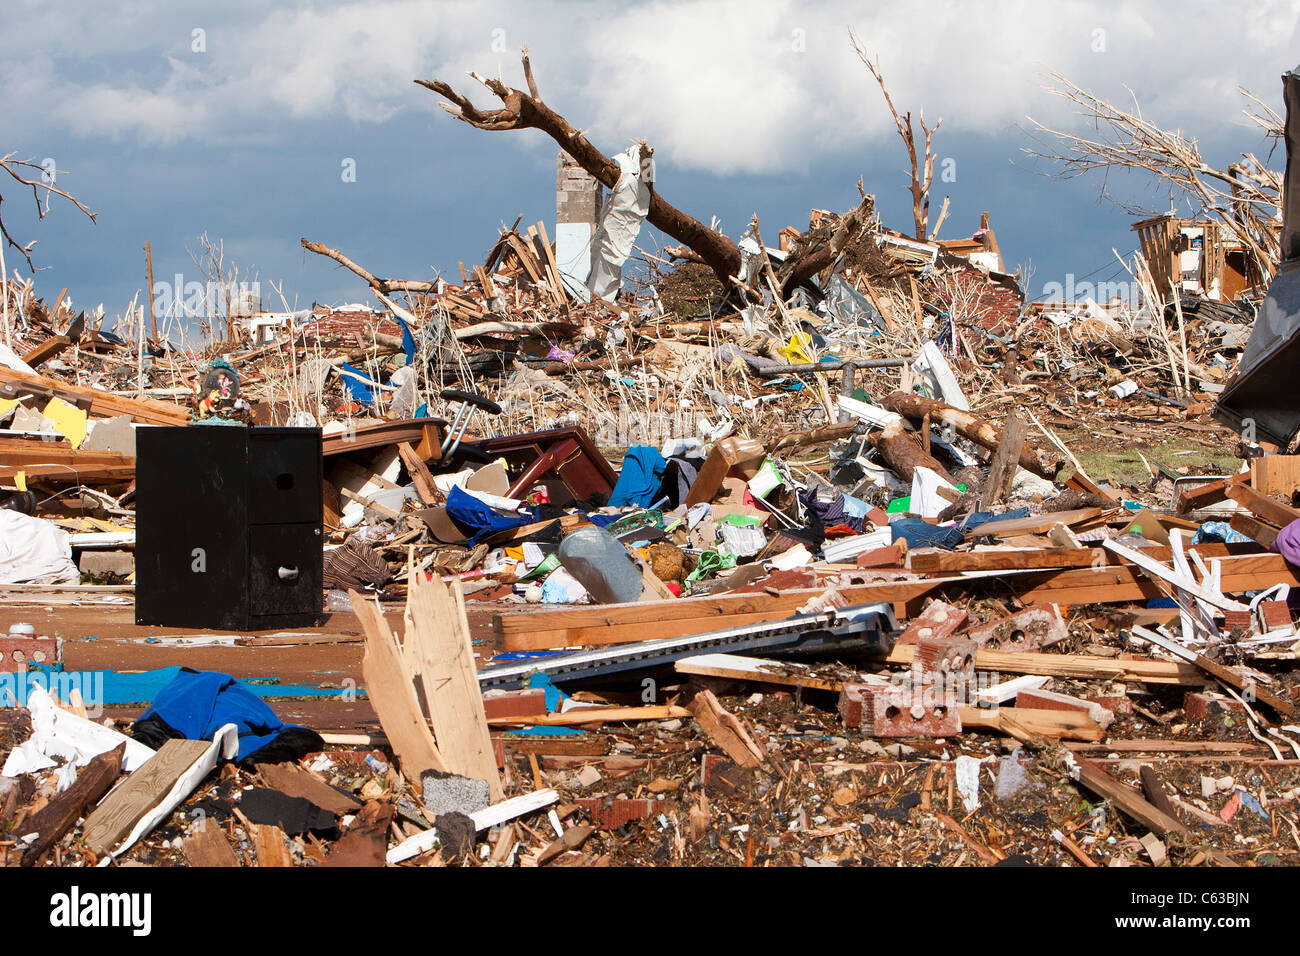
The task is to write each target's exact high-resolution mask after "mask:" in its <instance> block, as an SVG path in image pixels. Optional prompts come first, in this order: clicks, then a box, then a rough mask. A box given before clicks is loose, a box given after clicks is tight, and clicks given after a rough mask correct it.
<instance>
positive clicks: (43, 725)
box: [0, 684, 154, 777]
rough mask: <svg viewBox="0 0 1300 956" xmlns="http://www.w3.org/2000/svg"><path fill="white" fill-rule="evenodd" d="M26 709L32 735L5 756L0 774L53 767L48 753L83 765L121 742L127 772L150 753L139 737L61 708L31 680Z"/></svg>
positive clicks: (79, 765) (16, 774) (21, 772)
mask: <svg viewBox="0 0 1300 956" xmlns="http://www.w3.org/2000/svg"><path fill="white" fill-rule="evenodd" d="M27 711H28V713H30V714H31V717H32V735H31V737H30V738H29V739H28V740H27V741H26V742H24V743H23V745H22V746H21V747H16V748H14V750H12V751H11V752H10V754H9V757H8V759H7V760H5V765H4V770H3V771H0V774H3V775H4V776H6V777H17V776H18V775H20V774H24V773H30V772H31V771H33V770H44V769H46V768H49V767H53V766H54V765H55V763H54V761H53V760H50V759H49V758H50V757H60V758H62V759H64V760H66V761H67V762H68V763H70V764H75V765H76V766H78V767H83V766H85V765H86V764H87V763H89V762H90V760H91V758H92V757H96V756H98V755H99V754H102V753H107V752H108V751H110V750H112V749H113V748H114V747H116V746H117V745H118V744H122V743H125V744H126V755H125V756H124V757H123V759H122V769H123V770H125V771H126V772H127V773H131V772H133V771H134V770H136V769H137V768H138V767H140V766H142V765H143V764H144V762H145V761H146V760H148V759H149V758H150V757H152V756H153V753H154V752H153V750H151V749H150V748H149V747H146V746H145V745H144V744H142V743H140V742H139V741H138V740H132V739H131V738H130V737H127V736H126V735H125V734H121V733H119V732H118V731H116V730H114V729H113V728H111V727H105V726H104V725H103V724H97V723H95V722H94V721H93V720H87V719H86V718H85V717H78V716H77V715H76V714H74V713H72V712H71V711H67V710H63V709H62V708H61V707H59V706H58V705H57V704H55V703H54V700H53V699H52V698H51V697H50V695H49V694H48V693H47V692H46V691H45V688H43V687H41V686H40V685H39V684H33V685H32V687H31V688H30V690H28V692H27Z"/></svg>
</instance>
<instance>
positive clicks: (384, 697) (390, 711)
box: [348, 591, 448, 780]
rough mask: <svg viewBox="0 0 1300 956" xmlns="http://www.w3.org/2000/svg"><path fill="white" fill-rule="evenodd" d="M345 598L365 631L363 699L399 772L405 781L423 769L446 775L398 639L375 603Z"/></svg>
mask: <svg viewBox="0 0 1300 956" xmlns="http://www.w3.org/2000/svg"><path fill="white" fill-rule="evenodd" d="M348 596H349V597H350V598H351V599H352V609H353V610H354V611H355V612H356V615H357V619H358V620H359V621H360V622H361V626H362V628H363V629H364V630H365V632H366V652H365V656H364V657H363V658H362V661H361V672H362V674H363V676H364V677H365V681H366V697H367V698H368V699H369V701H370V705H371V706H372V707H373V708H374V709H375V714H376V715H378V717H379V724H380V726H382V727H383V728H384V735H385V736H386V737H387V738H388V741H389V745H390V746H391V747H392V748H393V753H395V754H396V755H397V759H398V760H399V761H400V762H401V765H402V772H403V773H405V774H406V777H407V779H408V780H419V779H420V774H422V773H424V771H426V770H437V771H439V772H442V773H446V772H447V769H448V768H447V765H446V763H445V762H444V760H443V757H442V754H441V752H439V750H438V745H437V744H436V743H435V741H434V738H433V734H432V733H430V732H429V724H428V722H427V721H426V720H425V719H424V714H423V713H422V712H421V711H420V701H419V698H418V697H416V694H415V687H414V685H413V684H412V683H411V675H410V674H409V673H408V672H407V670H406V667H405V665H404V664H403V661H402V653H401V651H400V650H399V649H398V646H397V638H395V637H394V636H393V632H392V631H390V630H389V629H388V622H387V621H385V620H384V616H383V615H382V614H381V613H379V609H378V608H376V607H375V606H374V604H372V603H371V602H370V601H368V600H366V599H365V598H363V597H362V596H361V595H360V594H358V593H357V592H356V591H349V592H348Z"/></svg>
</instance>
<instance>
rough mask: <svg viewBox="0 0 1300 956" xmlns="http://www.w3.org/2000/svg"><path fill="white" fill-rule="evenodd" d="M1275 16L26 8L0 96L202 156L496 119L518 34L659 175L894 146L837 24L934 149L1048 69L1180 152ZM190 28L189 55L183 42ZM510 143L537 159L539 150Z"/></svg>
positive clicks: (13, 29) (555, 101)
mask: <svg viewBox="0 0 1300 956" xmlns="http://www.w3.org/2000/svg"><path fill="white" fill-rule="evenodd" d="M1298 22H1300V0H1255V2H1253V3H1244V4H1239V5H1234V6H1232V7H1224V6H1222V5H1221V4H1218V3H1213V2H1210V0H1188V2H1185V3H1182V4H1180V5H1179V6H1178V7H1177V8H1176V9H1173V8H1168V7H1156V6H1153V5H1150V4H1145V3H1143V4H1139V3H1112V2H1103V0H1072V2H1065V3H1050V4H1047V3H1040V2H1036V0H985V2H982V3H980V4H978V5H974V4H970V3H966V2H962V0H921V2H914V3H911V4H908V5H907V6H906V7H905V8H900V7H899V6H898V5H894V4H890V5H885V4H880V5H875V6H874V7H873V8H872V9H864V6H863V5H862V4H860V3H853V2H832V3H827V4H819V5H816V6H810V5H804V4H796V3H793V2H780V0H774V2H767V3H741V2H685V0H682V2H669V0H660V2H656V3H652V4H650V5H638V6H630V7H616V8H607V7H603V6H594V5H593V6H588V5H574V4H542V3H527V4H510V5H496V6H490V7H483V6H479V5H474V4H462V3H456V4H441V3H437V4H430V3H424V2H415V0H388V2H383V3H374V4H371V3H341V2H340V3H333V4H317V5H314V6H313V7H312V8H310V9H307V8H295V9H290V10H273V11H271V12H265V11H264V10H263V8H262V6H261V5H260V4H258V3H255V2H253V0H231V2H228V3H225V4H223V5H221V6H214V7H212V8H210V9H209V10H207V11H205V12H204V13H202V14H197V15H196V14H195V13H193V12H191V11H187V10H183V9H182V10H177V9H176V8H175V6H174V5H172V4H169V3H166V2H164V0H142V2H140V3H136V4H133V5H132V6H131V7H129V8H127V12H126V13H125V14H123V13H121V12H120V11H119V10H118V9H115V8H114V7H113V6H112V5H94V6H86V7H84V8H81V9H78V10H76V11H70V10H69V9H68V8H67V7H65V6H56V5H46V4H31V5H29V6H28V7H27V8H26V9H25V10H23V11H21V12H19V13H11V14H10V15H9V20H8V23H7V28H6V30H5V32H4V36H2V37H0V64H3V65H0V89H3V90H4V92H5V100H6V103H7V104H10V105H11V106H12V112H11V114H10V116H9V117H8V118H7V125H9V127H10V129H11V131H16V132H17V133H20V134H21V135H23V136H24V137H25V138H28V140H29V142H31V141H32V140H31V138H32V137H35V136H36V135H38V134H39V133H40V132H42V131H43V130H45V129H47V128H48V125H49V122H50V120H51V119H53V120H54V121H55V122H57V123H58V124H60V125H61V126H63V127H65V128H66V129H68V130H70V131H72V132H73V133H75V134H78V135H85V136H110V137H134V138H136V139H138V140H139V141H141V142H144V143H148V144H169V143H175V142H178V141H181V140H194V141H197V142H200V143H204V144H219V143H222V142H227V141H228V140H229V137H230V136H231V135H232V134H234V133H237V132H249V131H253V132H255V133H258V132H260V133H262V134H264V135H274V134H275V132H276V131H278V130H279V129H280V128H281V127H283V126H285V124H286V123H289V122H292V121H294V120H317V121H319V120H325V121H328V120H329V119H331V118H334V117H337V118H339V119H346V120H349V121H353V122H365V123H376V124H379V123H383V122H385V121H387V120H390V119H391V118H393V117H394V116H395V115H397V114H398V113H400V112H402V111H409V110H419V109H430V108H432V107H433V106H434V104H435V103H436V98H435V97H434V96H433V94H431V93H428V92H426V91H423V90H420V89H418V88H416V87H415V86H413V84H412V82H411V81H412V79H414V78H415V77H417V76H420V77H427V76H434V75H436V76H439V77H441V78H443V79H446V80H448V81H449V82H452V83H453V85H456V86H457V87H458V88H459V89H462V90H463V91H464V92H467V93H469V94H470V95H471V96H472V97H473V98H474V99H475V101H476V102H480V103H483V104H486V105H496V104H495V102H493V100H494V98H493V97H492V96H491V95H490V94H488V93H487V92H486V91H485V90H483V89H482V88H481V87H479V86H478V85H477V84H475V83H473V81H471V80H469V79H468V78H467V77H465V75H464V74H465V72H466V71H467V70H469V69H477V70H479V71H480V72H483V73H488V74H493V73H496V72H497V71H498V70H500V71H501V74H502V75H503V76H504V78H505V79H506V81H507V82H508V83H511V84H512V85H522V77H521V76H520V71H519V65H518V58H517V51H518V48H519V46H520V45H521V44H522V43H523V42H528V43H529V45H530V48H531V50H532V53H533V62H534V66H535V68H536V71H537V74H538V79H539V82H540V83H541V86H542V92H543V95H544V96H545V97H546V98H547V100H548V102H549V103H551V105H553V106H554V107H556V108H557V109H559V110H560V111H561V112H563V113H565V115H566V116H567V117H568V118H569V119H570V120H571V121H572V122H573V123H574V124H575V125H576V126H582V127H585V128H587V129H588V130H589V131H590V133H591V135H592V137H593V139H595V140H596V141H597V142H599V143H601V144H602V145H603V146H604V147H605V148H606V149H607V150H608V151H610V152H613V151H615V150H617V149H619V148H621V147H622V145H623V144H624V143H625V142H626V141H627V140H629V139H632V138H634V137H641V136H644V137H646V138H648V139H649V140H650V141H651V142H652V143H653V144H654V145H655V146H656V147H657V148H658V150H659V156H660V158H661V160H662V161H666V162H668V163H670V164H673V165H675V166H678V167H681V168H688V169H689V168H697V169H707V170H711V171H714V172H720V173H726V172H765V173H781V172H785V171H791V172H794V171H802V170H805V169H806V168H807V167H808V166H809V165H810V164H811V163H813V162H817V161H821V160H824V159H826V158H828V157H831V156H834V155H837V154H838V155H847V154H851V153H853V152H855V151H861V150H864V149H867V148H870V147H871V146H874V145H879V144H880V143H882V142H884V141H886V140H887V139H888V138H890V137H892V136H894V135H895V134H894V133H893V124H892V121H891V119H890V118H889V115H888V113H887V112H886V110H885V107H884V103H883V101H882V99H881V96H880V92H879V90H878V89H877V88H876V86H875V84H874V82H873V81H872V79H871V77H870V75H869V74H868V73H867V71H866V69H865V68H864V67H863V65H862V64H861V63H860V62H859V61H858V60H857V58H856V56H855V55H854V54H853V52H852V50H851V49H850V47H849V44H848V38H847V32H846V27H847V26H850V25H851V26H853V28H854V29H855V31H856V33H857V35H858V37H859V38H860V40H861V42H862V43H863V45H864V46H865V47H866V48H867V49H868V50H869V51H871V52H873V53H875V54H876V55H878V56H879V59H880V63H881V66H882V68H883V70H884V72H885V76H886V79H887V81H888V82H889V85H890V89H891V92H892V94H893V97H894V100H895V103H896V104H897V105H898V106H899V108H900V109H903V110H908V109H910V110H913V111H914V112H919V111H920V109H921V108H922V107H923V108H924V110H925V113H926V117H927V119H930V120H931V121H933V119H934V118H937V117H939V116H942V117H943V120H944V125H943V130H942V131H941V132H940V134H939V135H940V138H941V139H940V142H942V137H943V136H945V135H947V136H959V135H961V134H963V133H972V132H975V133H980V132H984V133H1000V132H1002V131H1004V130H1005V129H1006V128H1007V127H1008V126H1009V125H1012V124H1017V123H1021V122H1022V121H1023V119H1024V116H1025V114H1026V113H1032V114H1033V115H1035V116H1036V117H1040V118H1042V119H1044V120H1052V121H1060V120H1061V119H1062V118H1063V117H1064V116H1065V115H1066V111H1065V104H1063V103H1061V102H1059V101H1055V100H1053V99H1052V98H1050V97H1047V96H1045V95H1044V94H1043V93H1042V92H1041V90H1040V88H1039V86H1040V83H1041V82H1042V74H1043V73H1045V72H1047V71H1059V72H1062V73H1065V74H1066V75H1068V76H1069V77H1070V78H1071V79H1073V80H1075V81H1076V82H1078V83H1080V84H1081V85H1083V86H1085V87H1089V88H1094V89H1096V90H1097V92H1099V93H1101V94H1102V95H1105V96H1108V97H1112V98H1114V97H1120V96H1123V95H1124V94H1123V86H1124V85H1125V84H1127V85H1128V86H1130V87H1132V88H1133V89H1134V90H1135V91H1136V92H1137V93H1138V94H1139V96H1140V97H1141V101H1142V104H1143V107H1144V109H1145V110H1146V111H1147V113H1148V115H1151V116H1152V117H1153V118H1154V119H1156V120H1157V121H1158V122H1161V123H1163V124H1166V125H1177V126H1183V127H1185V128H1186V129H1188V131H1189V132H1191V133H1192V134H1194V135H1199V136H1200V137H1202V138H1203V139H1208V138H1213V137H1215V136H1226V135H1229V134H1231V133H1232V127H1233V126H1241V125H1244V123H1245V121H1244V119H1243V118H1241V117H1240V113H1239V111H1240V109H1241V107H1242V106H1243V105H1244V104H1243V103H1242V102H1241V101H1240V99H1239V97H1238V95H1237V86H1238V85H1244V86H1248V87H1250V88H1252V89H1254V90H1255V91H1256V92H1257V93H1259V94H1260V95H1262V96H1264V97H1265V98H1266V99H1267V100H1269V101H1270V102H1273V103H1276V102H1277V101H1278V99H1279V97H1278V86H1279V84H1278V80H1277V78H1278V76H1279V75H1280V74H1281V73H1282V72H1283V71H1284V70H1286V69H1289V68H1291V67H1293V66H1295V65H1296V64H1295V62H1294V60H1295V58H1296V56H1295V53H1294V50H1295V49H1296V39H1297V23H1298ZM195 28H201V29H203V30H204V31H205V33H206V44H207V50H206V52H203V53H195V52H193V51H192V50H191V32H192V30H193V29H195ZM502 46H504V50H503V49H502V48H501V47H502ZM124 64H125V66H124ZM434 122H435V124H437V123H450V122H452V120H451V119H450V118H449V117H445V116H442V115H439V116H437V117H436V118H435V120H434ZM11 135H15V132H11ZM485 135H486V134H485ZM33 145H34V143H33ZM512 147H514V148H526V149H528V150H530V151H536V152H537V153H538V154H539V155H540V154H541V153H549V152H550V150H551V147H550V145H549V143H547V142H546V141H545V140H543V139H542V138H541V137H540V136H533V137H531V138H530V139H529V140H528V142H527V145H523V144H518V145H516V144H512Z"/></svg>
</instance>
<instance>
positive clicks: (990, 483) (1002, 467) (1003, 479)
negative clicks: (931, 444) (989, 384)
mask: <svg viewBox="0 0 1300 956" xmlns="http://www.w3.org/2000/svg"><path fill="white" fill-rule="evenodd" d="M926 434H927V435H928V434H929V429H926ZM927 444H928V442H927ZM1023 444H1024V426H1023V425H1022V424H1021V421H1020V415H1019V413H1018V412H1017V411H1016V409H1015V408H1012V409H1011V411H1010V412H1008V413H1007V417H1006V419H1005V421H1003V423H1002V435H1001V437H1000V438H999V439H998V447H997V450H996V451H995V452H994V453H993V461H992V462H991V463H990V464H989V476H988V478H987V479H985V482H984V495H985V498H986V500H988V501H1002V500H1003V499H1005V498H1006V497H1007V496H1008V495H1009V494H1011V483H1012V481H1013V480H1015V477H1016V470H1017V469H1018V468H1019V467H1020V448H1021V446H1022V445H1023Z"/></svg>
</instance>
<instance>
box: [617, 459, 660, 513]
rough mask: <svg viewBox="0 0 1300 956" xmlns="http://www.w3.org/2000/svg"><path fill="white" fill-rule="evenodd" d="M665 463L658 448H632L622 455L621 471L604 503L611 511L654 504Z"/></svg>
mask: <svg viewBox="0 0 1300 956" xmlns="http://www.w3.org/2000/svg"><path fill="white" fill-rule="evenodd" d="M667 467H668V462H666V461H664V456H663V455H661V454H659V449H657V448H652V447H650V446H649V445H633V446H632V447H631V448H629V449H628V450H627V454H626V455H624V456H623V470H622V471H620V472H619V473H618V483H617V484H616V485H614V490H613V491H611V492H610V494H609V501H608V502H606V504H608V505H609V506H610V507H612V508H622V507H626V506H628V505H635V506H636V507H638V508H645V507H647V506H649V505H651V504H653V503H654V500H655V497H656V496H657V495H658V494H659V486H660V485H662V484H663V480H664V470H665V469H666V468H667Z"/></svg>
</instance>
